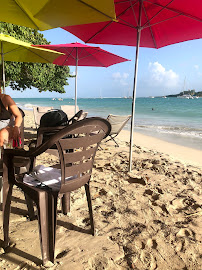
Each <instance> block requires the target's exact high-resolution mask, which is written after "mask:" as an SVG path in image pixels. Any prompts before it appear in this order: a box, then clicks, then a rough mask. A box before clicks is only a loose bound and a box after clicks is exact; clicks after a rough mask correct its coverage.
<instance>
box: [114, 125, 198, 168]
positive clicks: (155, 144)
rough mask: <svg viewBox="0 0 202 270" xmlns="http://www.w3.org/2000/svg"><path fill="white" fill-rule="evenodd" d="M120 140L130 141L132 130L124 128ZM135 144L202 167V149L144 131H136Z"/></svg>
mask: <svg viewBox="0 0 202 270" xmlns="http://www.w3.org/2000/svg"><path fill="white" fill-rule="evenodd" d="M118 139H119V140H122V141H125V142H129V141H130V131H128V130H122V131H121V133H120V134H119V136H118ZM133 140H134V144H136V145H139V146H141V147H144V148H147V149H151V150H154V151H157V152H160V153H164V154H167V155H169V156H170V157H171V158H173V159H176V160H179V161H180V162H182V163H184V164H190V165H193V166H198V167H200V168H202V159H201V157H202V151H201V150H197V149H194V148H190V147H185V146H182V145H179V144H174V143H170V142H167V141H165V140H161V139H158V138H157V137H153V136H148V135H144V134H143V133H139V132H134V135H133Z"/></svg>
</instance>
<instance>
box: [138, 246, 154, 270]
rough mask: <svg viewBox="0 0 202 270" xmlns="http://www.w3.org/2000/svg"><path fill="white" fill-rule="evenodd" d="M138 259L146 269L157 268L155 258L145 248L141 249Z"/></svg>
mask: <svg viewBox="0 0 202 270" xmlns="http://www.w3.org/2000/svg"><path fill="white" fill-rule="evenodd" d="M140 260H141V261H142V263H143V264H144V265H146V267H147V269H150V270H154V269H156V268H157V264H156V258H155V257H154V256H153V255H152V254H150V253H149V252H147V251H145V250H142V251H141V254H140Z"/></svg>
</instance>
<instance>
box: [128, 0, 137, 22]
mask: <svg viewBox="0 0 202 270" xmlns="http://www.w3.org/2000/svg"><path fill="white" fill-rule="evenodd" d="M130 5H131V9H132V12H133V15H134V18H135V21H136V24H137V25H138V21H137V18H136V15H135V11H134V8H133V4H132V0H130Z"/></svg>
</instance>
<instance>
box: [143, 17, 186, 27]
mask: <svg viewBox="0 0 202 270" xmlns="http://www.w3.org/2000/svg"><path fill="white" fill-rule="evenodd" d="M181 15H183V13H181V14H177V15H176V16H173V17H170V18H167V19H165V20H162V21H159V22H156V23H153V24H150V25H149V26H145V27H143V29H146V28H148V27H151V26H154V25H156V24H160V23H162V22H166V21H169V20H172V19H174V18H176V17H179V16H181Z"/></svg>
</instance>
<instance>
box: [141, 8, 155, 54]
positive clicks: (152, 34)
mask: <svg viewBox="0 0 202 270" xmlns="http://www.w3.org/2000/svg"><path fill="white" fill-rule="evenodd" d="M143 9H144V13H145V16H146V18H147V20H148V16H147V12H146V9H145V6H144V4H143ZM148 21H149V20H148ZM149 30H150V32H151V36H152V39H153V42H154V46H155V48H156V49H157V45H156V40H155V38H154V33H153V31H152V28H151V24H150V22H149Z"/></svg>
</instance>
